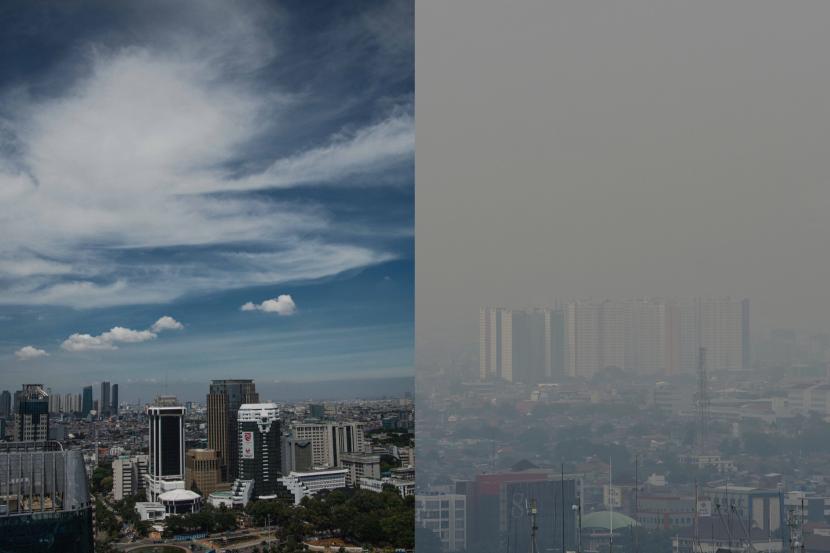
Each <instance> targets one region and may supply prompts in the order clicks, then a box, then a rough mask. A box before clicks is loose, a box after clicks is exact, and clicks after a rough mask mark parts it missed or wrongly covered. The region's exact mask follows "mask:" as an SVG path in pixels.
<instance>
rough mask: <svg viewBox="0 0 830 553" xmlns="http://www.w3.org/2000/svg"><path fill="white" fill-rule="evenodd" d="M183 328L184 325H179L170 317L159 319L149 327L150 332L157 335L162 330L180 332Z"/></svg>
mask: <svg viewBox="0 0 830 553" xmlns="http://www.w3.org/2000/svg"><path fill="white" fill-rule="evenodd" d="M183 328H184V325H183V324H182V323H180V322H179V321H177V320H176V319H174V318H173V317H170V316H169V315H165V316H164V317H161V318H160V319H159V320H157V321H156V322H155V323H153V326H151V327H150V330H152V331H153V332H156V333H158V332H162V331H164V330H181V329H183Z"/></svg>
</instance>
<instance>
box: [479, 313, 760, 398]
mask: <svg viewBox="0 0 830 553" xmlns="http://www.w3.org/2000/svg"><path fill="white" fill-rule="evenodd" d="M699 348H705V349H706V351H707V363H708V366H709V368H710V369H711V370H738V369H746V368H748V367H749V366H750V349H749V301H748V300H742V301H736V300H732V299H729V298H725V299H719V298H699V299H694V300H688V301H684V300H663V299H643V300H621V301H612V300H604V301H590V300H580V301H570V302H565V303H562V304H560V305H558V306H556V307H555V308H552V309H526V310H512V309H504V308H482V309H481V310H480V313H479V373H480V377H481V378H482V379H491V378H500V379H502V380H506V381H508V382H523V383H528V384H536V383H539V382H545V381H550V380H551V379H555V378H557V377H561V376H572V377H584V378H590V377H591V376H593V375H594V374H595V373H596V372H597V371H600V370H603V369H607V368H612V367H614V368H619V369H625V370H631V371H635V372H638V373H641V374H673V373H678V372H692V371H694V370H695V368H696V367H697V352H698V350H699Z"/></svg>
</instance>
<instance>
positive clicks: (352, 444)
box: [293, 422, 366, 468]
mask: <svg viewBox="0 0 830 553" xmlns="http://www.w3.org/2000/svg"><path fill="white" fill-rule="evenodd" d="M293 434H294V441H295V442H304V441H308V442H310V443H311V462H312V466H313V467H315V468H326V467H337V466H341V458H340V455H341V454H342V453H363V452H364V451H365V448H366V440H365V437H364V434H363V423H359V422H330V423H323V424H320V423H313V424H306V423H298V424H296V425H295V426H294V429H293Z"/></svg>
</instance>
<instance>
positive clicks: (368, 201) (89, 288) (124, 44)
mask: <svg viewBox="0 0 830 553" xmlns="http://www.w3.org/2000/svg"><path fill="white" fill-rule="evenodd" d="M144 7H145V8H146V6H144ZM156 8H158V9H141V10H139V9H137V8H136V7H135V6H131V5H122V6H120V7H118V8H115V7H112V8H108V9H106V10H103V11H100V12H97V13H96V11H95V10H96V7H95V5H94V3H93V4H80V5H75V6H65V5H60V4H52V5H48V6H44V7H43V9H42V10H35V9H21V10H17V11H15V12H14V13H13V16H10V17H8V18H5V19H4V23H3V27H4V28H3V33H0V35H2V36H3V38H2V39H0V40H2V41H3V43H2V44H3V48H2V51H3V53H2V54H0V56H2V58H3V60H4V61H5V62H8V63H4V64H3V66H4V68H5V69H4V71H3V72H0V98H2V99H3V108H2V109H0V129H1V130H0V145H2V149H0V152H2V153H0V200H2V201H0V234H3V235H4V236H6V237H7V238H8V239H7V240H5V241H4V242H3V244H2V245H0V257H2V259H3V261H2V262H1V263H0V332H2V334H3V336H4V338H3V340H2V341H0V389H4V388H7V389H15V388H17V386H18V385H19V384H20V383H21V382H23V381H33V380H34V381H49V383H50V385H51V386H52V387H53V388H54V389H60V390H64V389H68V388H69V387H70V386H74V383H76V382H78V381H81V382H85V383H89V384H92V383H96V384H99V383H100V382H102V381H118V382H121V383H122V385H125V386H127V387H129V386H128V385H129V384H131V383H135V384H141V385H143V386H145V387H147V388H152V387H153V385H154V384H155V385H158V389H157V390H156V393H161V392H162V391H163V387H164V383H165V382H173V381H175V382H179V383H187V382H206V381H208V380H210V379H211V378H221V377H223V376H224V375H226V374H227V373H228V371H234V372H237V371H238V372H240V373H242V374H244V375H245V376H247V377H251V378H255V379H258V380H269V381H272V382H273V381H280V380H292V381H299V382H314V381H332V380H340V379H355V378H369V379H380V378H389V377H393V378H394V377H404V376H411V375H412V333H413V327H414V324H413V321H412V319H413V299H412V295H413V289H414V283H413V274H412V273H413V253H414V246H413V202H414V199H413V198H414V194H413V181H414V174H413V171H414V121H413V98H412V92H413V75H412V71H413V68H412V44H411V42H412V40H411V34H412V28H411V27H412V14H411V13H410V12H411V6H409V5H408V4H393V3H388V4H375V5H373V4H365V3H364V4H354V5H350V6H344V5H340V4H338V3H336V2H330V3H328V4H327V8H328V9H326V10H322V11H319V10H316V9H312V8H310V7H308V6H306V5H303V4H302V3H297V2H288V3H285V4H274V3H270V2H257V3H254V4H251V5H249V6H246V8H245V9H242V8H241V7H239V6H234V5H228V4H215V5H212V6H211V8H210V9H203V7H202V6H201V5H200V4H199V3H198V2H183V3H179V4H177V5H176V6H175V7H171V6H168V5H166V4H165V3H162V2H159V3H157V5H156ZM226 21H233V22H234V25H225V24H224V22H226ZM47 24H48V25H49V28H50V29H52V31H53V32H51V33H50V36H51V38H50V41H49V42H48V43H44V42H43V40H42V38H43V35H42V34H41V33H40V32H38V31H36V30H35V29H38V28H39V27H40V26H43V25H47ZM207 28H216V29H221V31H220V32H219V36H216V35H215V34H212V33H211V34H205V33H204V32H202V31H204V29H207ZM358 85H359V86H358ZM77 120H82V121H84V124H82V125H78V124H76V123H74V122H76V121H77ZM121 393H122V398H127V397H129V398H130V399H133V398H134V396H130V395H129V394H130V392H129V391H128V389H124V390H122V391H121ZM124 394H128V395H124Z"/></svg>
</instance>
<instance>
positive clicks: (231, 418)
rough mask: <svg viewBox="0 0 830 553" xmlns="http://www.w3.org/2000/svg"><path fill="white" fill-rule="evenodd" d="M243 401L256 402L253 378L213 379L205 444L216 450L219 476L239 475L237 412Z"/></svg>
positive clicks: (256, 395) (226, 478)
mask: <svg viewBox="0 0 830 553" xmlns="http://www.w3.org/2000/svg"><path fill="white" fill-rule="evenodd" d="M244 403H259V394H257V392H256V386H254V381H253V380H214V381H213V382H211V384H210V391H209V393H208V396H207V430H208V447H209V448H210V449H215V450H216V451H218V452H219V456H220V458H221V463H222V480H223V481H225V482H229V481H232V480H234V479H236V478H237V476H238V475H239V463H238V456H239V429H238V428H237V414H238V412H239V408H240V407H241V406H242V404H244Z"/></svg>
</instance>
